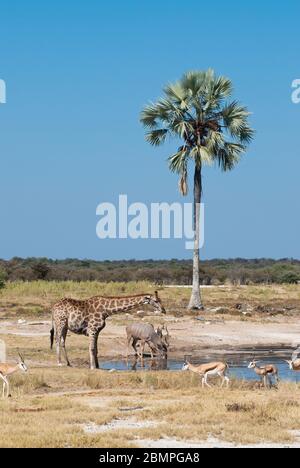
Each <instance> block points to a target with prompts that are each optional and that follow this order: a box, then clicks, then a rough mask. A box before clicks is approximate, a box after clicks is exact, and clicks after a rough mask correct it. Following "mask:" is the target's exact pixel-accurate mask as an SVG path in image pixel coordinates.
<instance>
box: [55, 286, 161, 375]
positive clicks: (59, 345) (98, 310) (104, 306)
mask: <svg viewBox="0 0 300 468" xmlns="http://www.w3.org/2000/svg"><path fill="white" fill-rule="evenodd" d="M144 304H149V305H150V306H152V307H153V308H154V309H155V310H157V311H159V312H160V313H163V314H165V313H166V310H165V308H164V307H163V305H162V302H161V300H160V298H159V296H158V293H157V291H155V293H154V294H138V295H134V296H121V297H106V296H95V297H91V298H90V299H87V300H75V299H68V298H65V299H62V300H61V301H59V302H57V303H56V304H55V305H54V306H53V307H52V329H51V331H50V342H51V349H52V347H53V342H54V332H55V335H56V352H57V363H58V365H59V366H62V362H61V350H63V353H64V357H65V360H66V363H67V365H68V366H70V361H69V359H68V355H67V351H66V337H67V332H68V330H70V331H71V332H73V333H76V334H79V335H85V336H88V337H89V354H90V368H91V369H98V368H99V362H98V336H99V333H100V332H101V331H102V330H103V328H104V327H105V325H106V319H107V317H109V316H110V315H112V314H115V313H118V312H127V311H129V310H133V309H135V308H136V307H138V306H141V305H144Z"/></svg>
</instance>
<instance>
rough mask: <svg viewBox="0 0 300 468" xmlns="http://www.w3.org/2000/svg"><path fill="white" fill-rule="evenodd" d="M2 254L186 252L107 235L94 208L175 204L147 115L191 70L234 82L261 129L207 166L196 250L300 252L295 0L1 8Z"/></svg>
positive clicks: (299, 9)
mask: <svg viewBox="0 0 300 468" xmlns="http://www.w3.org/2000/svg"><path fill="white" fill-rule="evenodd" d="M0 13H1V28H0V79H4V80H5V82H6V85H7V103H6V104H5V105H0V157H1V173H0V219H1V229H0V257H1V258H11V257H13V256H23V257H27V256H48V257H52V258H66V257H80V258H95V259H120V258H122V259H123V258H175V257H176V258H185V257H189V256H190V252H189V251H186V250H185V248H184V242H183V241H181V240H176V241H175V240H138V241H132V240H118V241H112V240H107V241H100V240H99V239H98V238H97V237H96V234H95V229H96V223H97V218H96V214H95V213H96V206H97V205H98V204H99V203H100V202H104V201H116V200H117V197H118V195H119V194H122V193H125V194H128V197H129V201H130V202H134V201H142V202H146V203H149V202H151V201H153V202H159V201H168V202H173V201H181V198H180V196H179V195H178V193H177V180H176V177H175V176H174V175H171V174H170V173H169V171H168V168H167V164H166V158H167V157H168V155H169V154H170V152H171V151H172V149H173V146H172V144H170V145H166V146H165V147H162V148H160V149H154V148H152V147H150V146H149V145H147V143H146V142H145V140H144V132H143V129H142V127H141V126H140V124H139V112H140V110H141V109H142V107H143V106H144V105H145V104H146V103H147V102H148V101H149V100H151V99H152V100H154V99H156V98H157V97H159V96H160V94H161V89H162V87H163V85H164V84H166V83H167V82H169V81H173V80H176V79H177V78H180V76H181V75H182V74H183V73H184V72H185V71H187V70H190V69H206V68H208V67H212V68H214V69H215V70H216V72H217V73H218V74H223V75H227V76H229V77H230V78H231V79H232V81H233V83H234V86H235V97H236V98H237V99H239V100H241V101H242V102H243V103H244V104H245V105H247V106H248V107H249V109H250V110H251V111H252V112H253V115H252V117H251V122H252V125H253V126H254V127H255V129H256V131H257V134H256V138H255V142H254V143H253V144H252V145H251V147H250V149H249V151H248V153H247V154H246V155H245V156H244V158H243V161H242V162H241V164H240V165H239V167H238V168H236V169H235V171H234V172H232V173H229V174H223V173H220V172H219V170H218V169H215V168H209V169H207V170H205V174H204V184H205V186H204V195H205V205H206V223H205V235H206V241H205V247H204V249H203V252H202V256H203V257H205V258H214V257H223V258H227V257H274V258H280V257H296V258H300V252H299V231H300V229H299V228H300V220H299V215H298V200H299V195H300V188H299V173H300V158H299V141H298V140H299V118H300V105H295V104H293V103H292V101H291V93H292V90H291V83H292V81H293V80H294V79H296V78H300V63H299V52H300V51H299V49H300V42H299V17H300V16H299V15H300V4H299V2H297V1H294V0H290V1H289V2H288V3H287V2H285V3H281V4H280V2H272V4H271V2H261V1H258V0H253V1H252V2H251V3H250V2H249V4H248V3H247V4H246V2H240V1H233V0H227V1H226V2H221V1H218V0H215V1H214V2H201V1H199V0H186V2H184V3H182V2H179V1H177V0H172V1H170V0H164V1H163V2H161V1H157V0H152V1H151V2H141V1H137V0H128V1H121V0H112V1H111V2H102V1H99V0H97V1H96V0H90V1H89V2H79V1H73V2H70V1H66V0H63V1H57V0H52V1H51V2H50V1H44V2H38V1H33V0H27V1H26V2H24V1H20V0H19V1H18V0H16V1H14V2H9V1H4V2H2V3H1V12H0Z"/></svg>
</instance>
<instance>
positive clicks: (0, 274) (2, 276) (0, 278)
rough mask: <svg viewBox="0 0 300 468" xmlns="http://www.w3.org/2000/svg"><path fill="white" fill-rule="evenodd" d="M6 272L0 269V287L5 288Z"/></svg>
mask: <svg viewBox="0 0 300 468" xmlns="http://www.w3.org/2000/svg"><path fill="white" fill-rule="evenodd" d="M5 280H6V273H5V271H4V270H2V269H0V289H3V288H5Z"/></svg>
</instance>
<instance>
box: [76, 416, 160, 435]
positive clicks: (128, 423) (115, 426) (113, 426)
mask: <svg viewBox="0 0 300 468" xmlns="http://www.w3.org/2000/svg"><path fill="white" fill-rule="evenodd" d="M158 425H159V423H157V422H154V421H136V420H135V419H133V418H129V419H113V420H112V421H111V422H109V423H108V424H103V425H101V426H97V425H96V424H94V423H91V424H86V425H84V426H83V430H84V432H85V433H86V434H99V433H102V432H107V431H114V430H119V429H129V430H132V429H145V428H149V427H156V426H158Z"/></svg>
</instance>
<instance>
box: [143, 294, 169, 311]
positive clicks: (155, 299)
mask: <svg viewBox="0 0 300 468" xmlns="http://www.w3.org/2000/svg"><path fill="white" fill-rule="evenodd" d="M144 304H149V305H151V306H152V307H153V308H154V309H155V310H157V311H158V312H160V313H161V314H166V313H167V312H166V309H165V308H164V306H163V305H162V302H161V299H160V298H159V296H158V292H157V291H155V293H154V294H153V295H152V294H149V295H147V296H145V298H144Z"/></svg>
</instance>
